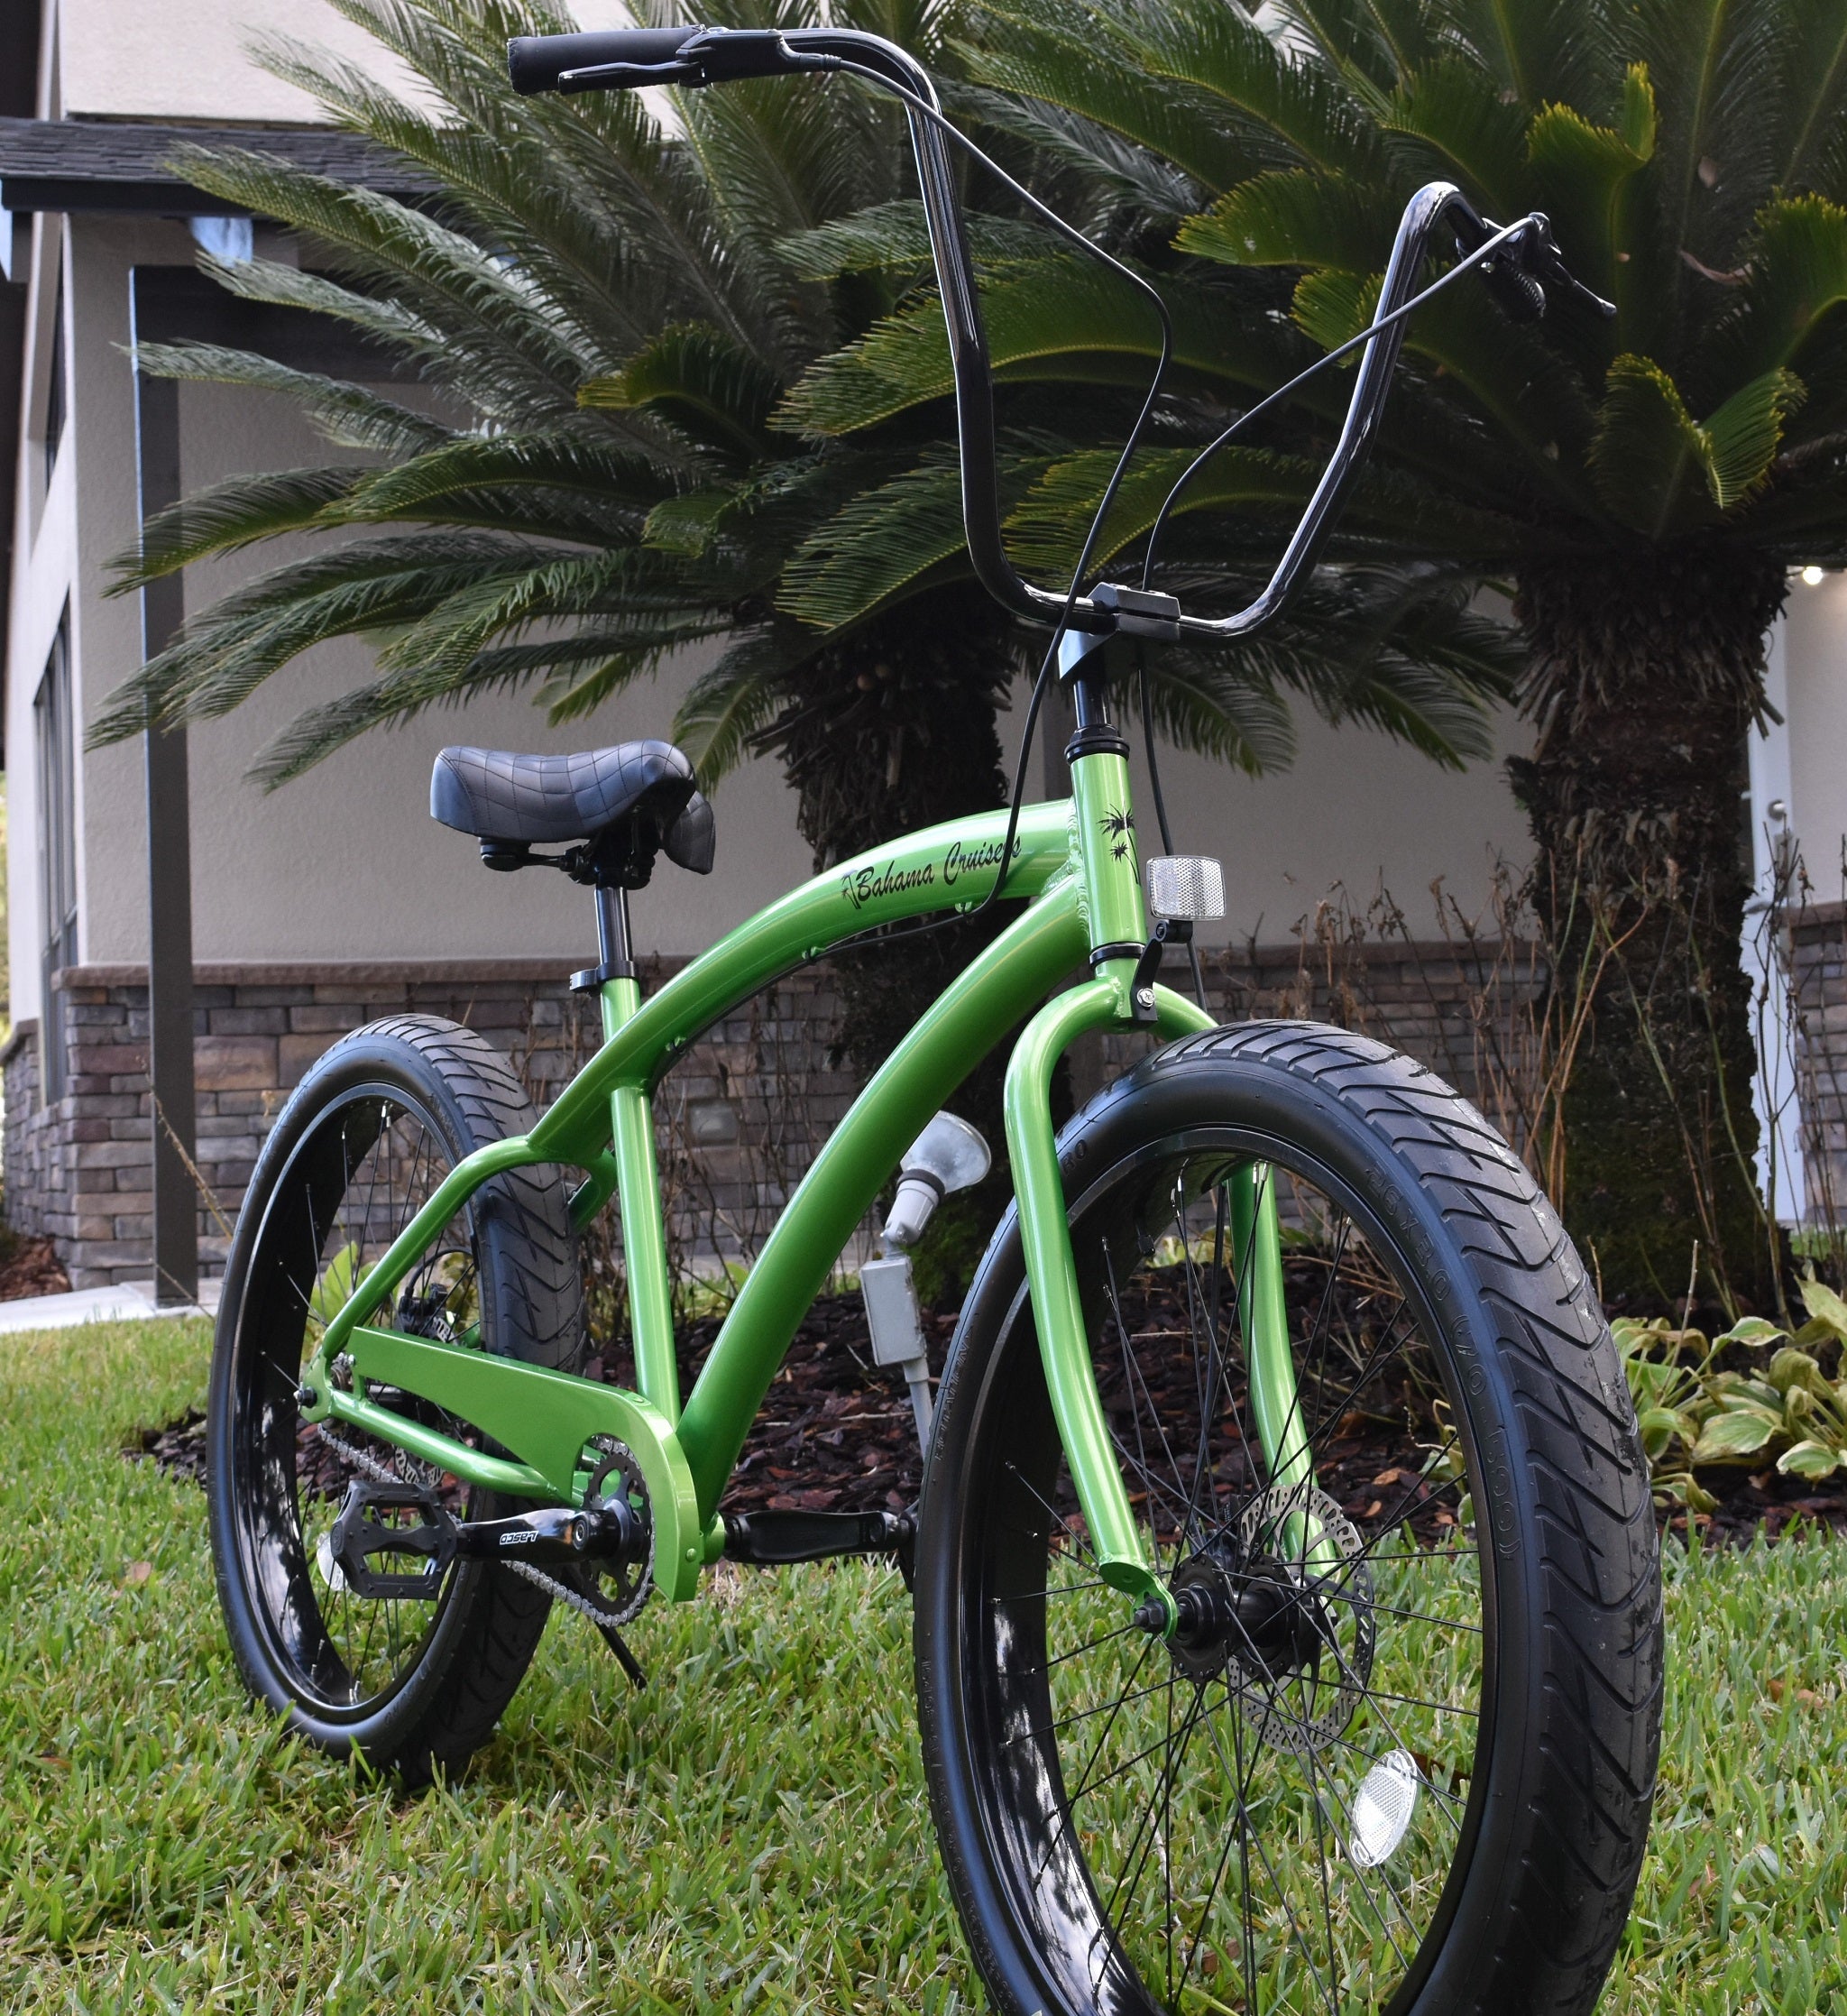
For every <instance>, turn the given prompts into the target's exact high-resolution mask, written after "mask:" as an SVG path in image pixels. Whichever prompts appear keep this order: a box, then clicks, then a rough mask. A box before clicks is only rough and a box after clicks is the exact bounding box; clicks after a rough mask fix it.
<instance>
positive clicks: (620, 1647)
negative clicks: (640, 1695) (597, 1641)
mask: <svg viewBox="0 0 1847 2016" xmlns="http://www.w3.org/2000/svg"><path fill="white" fill-rule="evenodd" d="M591 1622H592V1623H593V1624H596V1620H595V1618H592V1619H591ZM596 1628H597V1632H598V1634H600V1635H601V1637H602V1642H603V1643H604V1644H606V1645H607V1646H608V1647H609V1648H610V1650H611V1652H614V1653H615V1655H616V1663H617V1664H618V1665H619V1666H620V1668H621V1669H622V1671H624V1672H625V1673H626V1674H628V1676H629V1679H630V1680H633V1681H634V1683H635V1684H636V1686H637V1687H646V1686H647V1685H648V1675H647V1674H646V1673H644V1672H643V1671H641V1662H640V1661H639V1659H637V1658H636V1656H635V1654H634V1653H633V1652H630V1651H629V1648H628V1646H627V1645H626V1644H624V1643H623V1642H622V1634H621V1633H620V1631H618V1630H617V1629H616V1627H615V1625H612V1624H597V1625H596Z"/></svg>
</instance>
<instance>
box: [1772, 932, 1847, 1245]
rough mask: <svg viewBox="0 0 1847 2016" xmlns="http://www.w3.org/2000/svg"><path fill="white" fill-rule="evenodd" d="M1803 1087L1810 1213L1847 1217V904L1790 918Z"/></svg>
mask: <svg viewBox="0 0 1847 2016" xmlns="http://www.w3.org/2000/svg"><path fill="white" fill-rule="evenodd" d="M1784 942H1785V956H1786V957H1787V961H1788V971H1789V989H1790V994H1791V997H1792V1000H1793V1018H1794V1021H1795V1024H1796V1027H1795V1030H1794V1032H1793V1033H1794V1037H1795V1041H1794V1044H1793V1048H1794V1051H1795V1054H1796V1094H1797V1098H1798V1100H1799V1101H1800V1104H1801V1109H1802V1146H1803V1155H1804V1160H1805V1162H1806V1165H1807V1167H1806V1178H1807V1189H1808V1196H1807V1199H1806V1217H1807V1218H1808V1220H1810V1222H1811V1223H1814V1224H1817V1225H1821V1226H1824V1227H1826V1228H1829V1229H1841V1228H1842V1223H1843V1220H1847V903H1818V904H1813V905H1804V906H1802V907H1800V908H1798V909H1796V911H1794V912H1793V913H1792V914H1791V916H1789V918H1788V920H1787V925H1786V935H1785V941H1784Z"/></svg>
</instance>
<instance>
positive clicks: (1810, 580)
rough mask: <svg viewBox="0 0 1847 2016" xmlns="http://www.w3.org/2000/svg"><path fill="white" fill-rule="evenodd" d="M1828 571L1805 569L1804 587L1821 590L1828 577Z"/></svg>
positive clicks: (1803, 574) (1803, 575)
mask: <svg viewBox="0 0 1847 2016" xmlns="http://www.w3.org/2000/svg"><path fill="white" fill-rule="evenodd" d="M1826 571H1827V570H1826V569H1825V568H1823V567H1804V568H1803V570H1802V585H1803V586H1804V587H1805V588H1819V587H1820V586H1821V585H1822V582H1823V581H1824V579H1825V577H1826Z"/></svg>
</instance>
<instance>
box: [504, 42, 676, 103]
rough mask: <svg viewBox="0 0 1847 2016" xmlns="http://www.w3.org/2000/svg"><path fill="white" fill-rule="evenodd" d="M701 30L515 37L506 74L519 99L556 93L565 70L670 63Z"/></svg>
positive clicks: (510, 45)
mask: <svg viewBox="0 0 1847 2016" xmlns="http://www.w3.org/2000/svg"><path fill="white" fill-rule="evenodd" d="M705 32H706V31H705V30H704V29H703V28H609V29H605V30H603V31H602V32H600V33H597V34H590V35H516V36H515V37H514V38H513V40H512V41H510V42H509V43H508V44H507V74H508V76H510V78H512V79H513V88H514V89H515V90H516V91H518V92H519V93H520V95H521V96H522V97H531V96H532V95H533V93H534V92H536V91H556V89H557V87H558V79H559V78H560V77H562V76H563V75H564V73H565V71H566V70H589V69H599V68H601V67H602V65H603V64H605V63H634V64H639V65H647V66H649V67H652V66H654V65H656V64H660V63H671V62H672V61H673V60H675V57H677V56H678V55H679V53H680V51H682V50H683V49H684V48H685V46H686V44H687V43H688V42H690V41H692V40H693V39H694V36H696V35H703V34H704V33H705Z"/></svg>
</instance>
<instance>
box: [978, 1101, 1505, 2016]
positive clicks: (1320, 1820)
mask: <svg viewBox="0 0 1847 2016" xmlns="http://www.w3.org/2000/svg"><path fill="white" fill-rule="evenodd" d="M1287 1152H1288V1151H1285V1150H1283V1149H1282V1147H1280V1146H1278V1145H1277V1144H1274V1143H1267V1142H1258V1141H1257V1140H1255V1139H1254V1137H1251V1136H1249V1135H1247V1134H1241V1133H1239V1132H1237V1131H1236V1130H1231V1129H1211V1130H1204V1129H1202V1130H1199V1131H1198V1132H1196V1133H1193V1134H1190V1135H1188V1136H1185V1137H1179V1138H1177V1139H1172V1138H1171V1139H1169V1140H1167V1141H1163V1142H1162V1143H1160V1144H1159V1145H1158V1146H1154V1147H1152V1148H1150V1149H1148V1150H1146V1151H1144V1153H1143V1154H1141V1155H1138V1156H1135V1157H1131V1158H1128V1159H1127V1160H1126V1161H1124V1162H1122V1163H1120V1164H1117V1165H1116V1167H1115V1168H1113V1169H1111V1170H1110V1171H1109V1172H1107V1174H1106V1175H1104V1176H1103V1177H1102V1178H1101V1179H1099V1182H1098V1184H1097V1186H1096V1187H1095V1189H1094V1190H1093V1191H1092V1192H1090V1193H1089V1195H1087V1196H1086V1197H1085V1198H1084V1199H1082V1200H1081V1201H1080V1202H1079V1203H1078V1205H1077V1206H1076V1208H1075V1209H1074V1211H1073V1214H1072V1215H1073V1220H1074V1229H1075V1232H1076V1248H1077V1252H1078V1256H1079V1266H1080V1276H1081V1278H1082V1282H1083V1286H1084V1290H1085V1304H1086V1310H1087V1313H1088V1315H1089V1319H1090V1334H1091V1338H1092V1340H1093V1351H1094V1353H1095V1357H1096V1362H1097V1364H1098V1375H1099V1382H1100V1384H1101V1385H1102V1386H1103V1389H1104V1395H1105V1402H1106V1409H1107V1413H1108V1415H1109V1420H1110V1425H1111V1431H1112V1435H1113V1438H1114V1440H1115V1442H1116V1453H1117V1456H1118V1459H1119V1460H1120V1461H1121V1463H1122V1466H1123V1469H1124V1473H1125V1476H1126V1479H1127V1480H1128V1482H1129V1485H1130V1487H1131V1495H1132V1498H1133V1500H1134V1501H1135V1508H1136V1511H1137V1514H1138V1516H1139V1517H1140V1518H1141V1519H1142V1520H1143V1522H1144V1527H1150V1528H1152V1535H1151V1538H1150V1544H1151V1546H1152V1549H1153V1552H1154V1553H1155V1554H1156V1556H1157V1557H1158V1559H1159V1561H1160V1564H1161V1567H1162V1572H1163V1574H1164V1575H1166V1576H1167V1577H1168V1579H1169V1580H1170V1583H1171V1584H1172V1585H1173V1586H1176V1587H1179V1586H1186V1585H1189V1584H1190V1585H1191V1586H1192V1587H1193V1588H1194V1589H1195V1590H1196V1591H1202V1592H1203V1594H1204V1597H1206V1598H1209V1601H1206V1602H1205V1603H1204V1608H1205V1609H1206V1611H1207V1612H1208V1613H1209V1615H1210V1616H1212V1617H1213V1619H1214V1620H1215V1621H1214V1623H1213V1626H1212V1628H1211V1629H1210V1630H1208V1631H1205V1632H1203V1633H1201V1634H1199V1639H1198V1643H1195V1644H1194V1645H1191V1646H1189V1645H1186V1644H1181V1643H1176V1644H1170V1643H1164V1642H1162V1641H1160V1640H1158V1639H1155V1638H1153V1637H1151V1636H1150V1635H1149V1634H1147V1633H1146V1632H1145V1631H1144V1630H1143V1629H1141V1628H1139V1627H1137V1626H1136V1625H1134V1624H1133V1623H1132V1622H1131V1620H1130V1618H1129V1616H1128V1615H1127V1606H1126V1603H1125V1601H1124V1599H1123V1598H1122V1597H1119V1596H1118V1595H1116V1592H1114V1591H1112V1590H1108V1589H1106V1588H1102V1587H1101V1586H1100V1583H1099V1581H1098V1577H1097V1575H1096V1570H1095V1567H1094V1564H1093V1563H1091V1561H1090V1560H1089V1547H1088V1541H1087V1538H1086V1535H1085V1533H1084V1530H1083V1525H1082V1522H1081V1518H1080V1514H1079V1513H1078V1509H1077V1505H1076V1501H1075V1497H1074V1495H1073V1494H1072V1491H1071V1482H1070V1478H1069V1476H1068V1473H1067V1472H1066V1470H1065V1468H1064V1464H1063V1458H1062V1451H1061V1447H1060V1444H1059V1441H1058V1436H1057V1432H1056V1429H1055V1426H1054V1423H1053V1422H1052V1413H1051V1408H1050V1403H1049V1401H1048V1399H1047V1397H1046V1393H1045V1387H1044V1381H1043V1373H1042V1371H1041V1369H1040V1366H1039V1360H1038V1353H1037V1347H1036V1342H1035V1341H1034V1337H1033V1334H1032V1330H1031V1324H1030V1314H1029V1311H1028V1309H1027V1306H1026V1304H1025V1300H1024V1298H1022V1299H1021V1301H1020V1302H1018V1303H1016V1304H1015V1310H1014V1312H1013V1315H1012V1318H1011V1320H1010V1321H1009V1323H1008V1325H1007V1327H1006V1344H1005V1346H1004V1348H1003V1349H1001V1350H1000V1351H998V1352H997V1354H996V1357H995V1359H994V1362H993V1364H992V1366H991V1367H990V1370H989V1374H988V1382H987V1385H988V1390H987V1391H986V1392H985V1394H984V1395H983V1398H982V1402H981V1404H980V1407H979V1422H981V1423H982V1424H983V1431H982V1437H981V1441H980V1442H979V1444H978V1445H977V1446H976V1447H975V1448H973V1449H971V1450H970V1451H969V1459H968V1463H969V1468H968V1473H967V1474H968V1478H969V1498H968V1503H969V1507H970V1511H969V1513H968V1514H965V1516H966V1518H967V1521H968V1525H967V1530H966V1531H965V1533H964V1536H963V1540H962V1550H963V1560H964V1564H965V1566H964V1573H963V1575H962V1577H961V1579H960V1605H961V1611H962V1623H961V1633H960V1635H961V1643H962V1648H963V1661H964V1665H963V1684H962V1696H963V1709H964V1714H965V1716H966V1717H967V1723H966V1733H967V1739H968V1743H969V1752H970V1754H971V1757H972V1758H973V1760H974V1761H975V1763H974V1768H975V1772H976V1774H977V1780H978V1782H977V1783H976V1785H975V1786H974V1787H973V1790H974V1793H975V1797H976V1799H977V1801H978V1804H979V1806H980V1807H981V1809H982V1810H983V1818H984V1822H985V1831H986V1833H987V1836H988V1841H989V1844H990V1863H991V1867H992V1869H993V1871H994V1873H995V1878H996V1880H997V1882H998V1883H1000V1884H1001V1885H1002V1886H1003V1887H1004V1888H1005V1889H1006V1890H1007V1891H1008V1892H1010V1895H1009V1897H1008V1910H1009V1915H1010V1916H1011V1917H1012V1919H1014V1922H1015V1924H1016V1925H1018V1926H1020V1927H1021V1928H1022V1930H1023V1932H1024V1934H1025V1938H1026V1939H1027V1941H1028V1942H1029V1944H1030V1946H1031V1947H1032V1948H1033V1950H1034V1951H1035V1952H1036V1953H1037V1954H1038V1955H1039V1956H1041V1961H1042V1964H1043V1965H1044V1966H1045V1967H1046V1968H1047V1970H1048V1972H1049V1974H1050V1975H1051V1976H1052V1979H1051V1980H1050V1981H1049V1982H1048V1986H1049V1987H1052V1988H1054V1989H1055V1991H1056V1992H1057V1993H1059V1994H1060V1995H1061V1998H1062V1999H1063V2001H1064V2002H1066V2004H1067V2005H1068V2006H1071V2007H1074V2008H1086V2009H1089V2008H1094V2009H1097V2010H1098V2011H1110V2012H1115V2011H1125V2012H1126V2011H1148V2010H1151V2009H1175V2010H1178V2009H1187V2010H1192V2009H1199V2010H1212V2009H1215V2008H1217V2009H1236V2010H1249V2011H1255V2010H1257V2009H1259V2008H1262V2009H1272V2008H1286V2009H1290V2010H1302V2011H1317V2010H1325V2011H1332V2012H1337V2016H1346V2012H1347V2011H1354V2010H1359V2009H1365V2010H1369V2011H1370V2010H1374V2009H1380V2008H1383V2009H1386V2010H1388V2011H1394V2012H1395V2011H1402V2010H1405V2009H1408V2008H1409V2007H1410V2006H1411V2004H1412V2003H1413V2002H1415V2000H1416V1996H1417V1993H1418V1990H1419V1987H1420V1984H1421V1982H1422V1981H1423V1979H1424V1978H1425V1977H1426V1976H1427V1975H1428V1972H1429V1967H1430V1966H1431V1965H1433V1963H1434V1960H1435V1957H1436V1955H1437V1953H1438V1951H1439V1950H1440V1947H1441V1944H1442V1939H1443V1937H1444V1934H1445V1932H1446V1930H1447V1926H1448V1924H1449V1922H1450V1920H1451V1918H1452V1916H1453V1914H1454V1910H1455V1907H1456V1901H1457V1899H1458V1897H1459V1894H1460V1891H1461V1887H1462V1879H1463V1876H1464V1873H1466V1870H1467V1867H1468V1864H1469V1861H1470V1856H1471V1853H1472V1851H1473V1846H1474V1843H1475V1836H1476V1833H1477V1830H1478V1827H1479V1822H1480V1817H1481V1812H1482V1809H1483V1804H1484V1800H1483V1787H1484V1780H1485V1776H1486V1771H1485V1764H1486V1760H1487V1758H1488V1756H1489V1754H1490V1732H1491V1730H1492V1728H1493V1701H1494V1669H1495V1654H1496V1629H1495V1607H1494V1600H1493V1554H1492V1550H1490V1549H1487V1548H1485V1547H1484V1545H1483V1544H1482V1542H1481V1539H1480V1538H1479V1536H1478V1531H1477V1529H1475V1527H1474V1525H1473V1523H1472V1519H1471V1510H1472V1507H1471V1503H1470V1499H1471V1494H1472V1487H1474V1486H1475V1484H1476V1483H1478V1481H1479V1477H1480V1475H1481V1472H1480V1469H1479V1466H1478V1464H1477V1461H1476V1457H1475V1450H1474V1447H1473V1441H1472V1435H1471V1431H1470V1426H1469V1422H1468V1417H1467V1414H1466V1409H1465V1407H1464V1406H1463V1404H1461V1401H1460V1398H1459V1395H1458V1393H1457V1391H1456V1383H1455V1381H1454V1379H1453V1376H1452V1375H1451V1370H1450V1367H1449V1365H1448V1362H1447V1353H1446V1351H1445V1350H1444V1349H1443V1348H1442V1346H1441V1342H1440V1332H1439V1330H1438V1327H1437V1325H1436V1324H1435V1323H1434V1321H1433V1320H1432V1318H1431V1315H1430V1312H1429V1302H1428V1298H1426V1297H1425V1296H1424V1295H1422V1294H1421V1293H1420V1291H1419V1287H1418V1284H1417V1280H1416V1272H1415V1269H1414V1268H1413V1267H1412V1266H1410V1265H1408V1264H1407V1262H1406V1260H1405V1258H1404V1257H1403V1256H1402V1255H1401V1253H1400V1252H1399V1251H1398V1249H1397V1248H1396V1247H1394V1245H1393V1243H1392V1240H1391V1239H1390V1238H1389V1237H1387V1236H1386V1235H1385V1234H1384V1232H1383V1228H1382V1227H1381V1226H1380V1225H1379V1223H1378V1222H1377V1220H1376V1219H1374V1217H1372V1216H1371V1214H1369V1213H1367V1212H1366V1211H1365V1209H1364V1207H1363V1206H1362V1205H1361V1203H1360V1202H1359V1201H1358V1200H1357V1199H1356V1198H1355V1196H1354V1195H1353V1194H1352V1193H1351V1192H1348V1191H1347V1190H1346V1188H1345V1186H1343V1185H1342V1184H1341V1183H1339V1181H1338V1180H1337V1178H1335V1177H1334V1176H1333V1175H1332V1174H1329V1173H1328V1172H1327V1171H1326V1170H1322V1169H1316V1168H1312V1167H1311V1166H1310V1165H1309V1164H1307V1163H1306V1161H1305V1160H1304V1159H1303V1158H1302V1157H1301V1156H1300V1155H1294V1156H1292V1157H1291V1160H1292V1162H1293V1164H1294V1166H1293V1167H1292V1169H1288V1170H1284V1169H1282V1168H1281V1167H1279V1166H1278V1164H1276V1163H1274V1162H1270V1161H1269V1160H1268V1158H1269V1157H1271V1156H1277V1157H1281V1156H1282V1155H1285V1154H1286V1153H1287ZM1253 1155H1263V1157H1265V1163H1264V1164H1263V1165H1262V1166H1267V1167H1268V1168H1269V1169H1271V1170H1272V1171H1273V1174H1272V1175H1271V1176H1269V1177H1268V1178H1266V1179H1264V1180H1267V1181H1271V1182H1273V1183H1275V1186H1276V1195H1277V1197H1278V1200H1279V1201H1280V1202H1281V1203H1282V1216H1283V1219H1284V1223H1285V1227H1286V1233H1285V1247H1286V1260H1285V1270H1284V1271H1285V1282H1286V1293H1287V1302H1288V1307H1289V1312H1290V1340H1291V1355H1292V1358H1293V1360H1294V1364H1295V1370H1296V1378H1297V1387H1298V1394H1299V1401H1300V1409H1301V1425H1302V1427H1303V1429H1304V1431H1305V1432H1306V1435H1307V1439H1308V1441H1309V1447H1310V1450H1311V1452H1312V1457H1313V1470H1314V1484H1313V1486H1312V1487H1309V1485H1307V1484H1305V1483H1300V1482H1296V1483H1288V1482H1279V1481H1278V1480H1277V1479H1275V1478H1273V1477H1271V1476H1270V1474H1269V1468H1268V1464H1267V1460H1266V1459H1265V1458H1264V1457H1263V1453H1262V1441H1261V1436H1260V1433H1259V1431H1258V1428H1257V1424H1256V1421H1255V1418H1254V1405H1253V1402H1252V1396H1251V1388H1250V1381H1249V1379H1248V1377H1247V1376H1245V1373H1246V1366H1245V1342H1244V1334H1243V1332H1244V1321H1243V1317H1242V1314H1241V1312H1240V1307H1239V1296H1238V1293H1237V1285H1236V1284H1237V1282H1238V1280H1239V1279H1240V1278H1241V1277H1242V1276H1243V1275H1244V1272H1245V1267H1244V1261H1245V1258H1247V1257H1248V1250H1249V1249H1248V1247H1246V1252H1245V1255H1244V1256H1240V1255H1239V1254H1238V1253H1237V1252H1236V1250H1235V1247H1236V1238H1235V1231H1234V1228H1235V1222H1236V1211H1235V1209H1234V1208H1233V1203H1232V1199H1231V1193H1230V1186H1229V1183H1228V1182H1227V1180H1226V1179H1228V1178H1229V1177H1230V1175H1231V1174H1232V1173H1233V1171H1234V1170H1235V1169H1236V1167H1237V1166H1239V1165H1240V1164H1242V1165H1245V1166H1249V1164H1250V1163H1251V1159H1252V1157H1253ZM1177 1332H1178V1333H1182V1334H1176V1333H1177ZM1189 1382H1190V1385H1191V1394H1190V1396H1189V1394H1188V1392H1187V1387H1188V1383H1189ZM1202 1420H1203V1421H1204V1422H1205V1423H1206V1432H1205V1433H1204V1435H1203V1436H1202V1435H1201V1434H1200V1432H1199V1422H1201V1421H1202ZM1202 1451H1203V1454H1202ZM1478 1758H1479V1759H1480V1760H1481V1764H1482V1768H1480V1769H1478V1768H1477V1760H1478Z"/></svg>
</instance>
